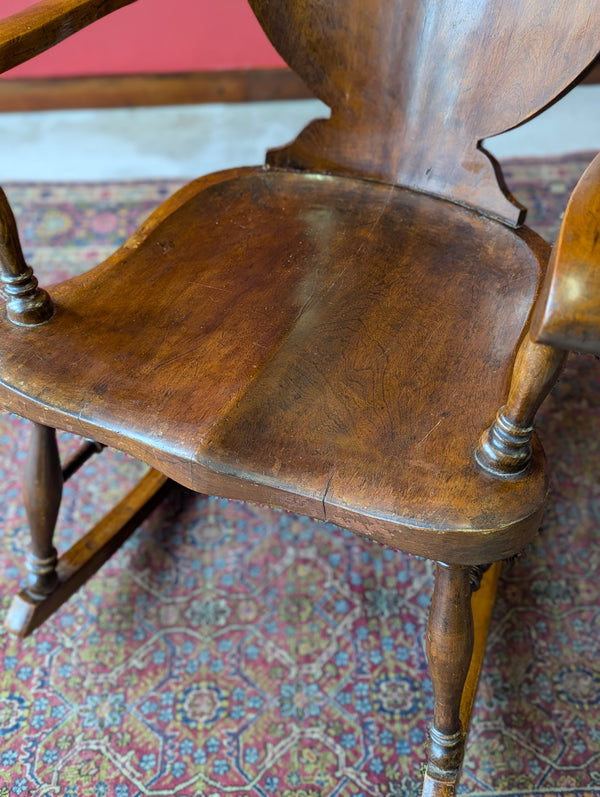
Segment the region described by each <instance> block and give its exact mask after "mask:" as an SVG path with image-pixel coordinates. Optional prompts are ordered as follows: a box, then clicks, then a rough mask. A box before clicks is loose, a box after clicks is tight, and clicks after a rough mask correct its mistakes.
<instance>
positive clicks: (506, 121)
mask: <svg viewBox="0 0 600 797" xmlns="http://www.w3.org/2000/svg"><path fill="white" fill-rule="evenodd" d="M250 5H251V6H252V8H253V10H254V13H255V14H256V16H257V17H258V19H259V21H260V23H261V25H262V26H263V28H264V30H265V31H266V33H267V35H268V36H269V38H270V39H271V41H272V42H273V44H274V46H275V47H276V48H277V50H278V51H279V52H280V54H281V55H282V56H283V57H284V59H285V60H286V61H287V63H288V64H289V65H290V66H291V67H292V69H294V71H296V72H297V73H298V74H299V75H300V77H302V78H303V80H304V81H305V82H306V84H307V85H308V87H309V88H310V89H311V90H312V91H313V92H314V93H315V95H316V96H317V97H319V99H321V100H323V101H324V102H325V103H326V104H327V105H329V107H330V108H331V111H332V113H331V119H330V120H327V121H324V120H320V121H318V122H313V123H311V124H310V125H309V126H308V128H306V129H305V130H304V131H303V132H302V133H301V134H300V136H299V137H298V138H297V139H296V141H295V142H294V143H293V144H292V145H290V146H288V147H285V148H283V149H282V150H278V151H273V152H272V153H271V154H270V162H271V163H272V164H274V165H282V166H295V167H299V168H313V169H317V170H322V171H329V172H342V173H345V172H347V173H352V174H359V175H364V176H366V177H372V178H375V179H380V180H385V181H388V182H392V183H397V184H400V185H405V186H410V187H412V188H415V189H417V190H420V191H425V192H427V193H432V194H436V195H440V196H443V197H446V198H448V199H451V200H453V201H456V202H459V203H461V204H468V205H472V206H475V207H477V208H479V209H480V210H482V211H484V212H486V213H488V214H490V215H493V216H496V217H498V218H501V219H502V220H503V221H505V222H506V223H508V224H511V225H514V226H516V225H518V224H520V223H522V222H523V220H524V213H523V209H522V208H520V207H519V206H517V205H516V203H515V202H514V200H512V199H511V198H510V196H509V195H508V192H507V191H506V189H505V187H504V185H503V182H502V177H501V174H500V172H499V169H498V167H497V165H496V164H495V163H494V162H493V159H491V157H490V156H489V155H488V154H487V153H485V151H483V150H482V149H481V147H480V146H479V143H478V142H479V141H480V140H481V139H483V138H486V137H489V136H493V135H496V134H498V133H502V132H504V131H506V130H508V129H510V128H512V127H515V126H517V125H519V124H521V123H522V122H524V121H526V120H527V119H529V118H530V117H532V116H533V115H535V114H536V113H538V112H539V111H541V110H542V109H544V108H545V107H547V106H548V105H549V104H551V103H552V102H553V101H554V100H555V99H557V98H558V97H559V96H560V95H561V94H562V93H564V92H565V90H566V89H568V88H569V87H570V86H571V84H572V83H573V82H574V81H575V80H576V79H577V77H578V76H579V75H580V73H581V72H582V71H583V70H584V69H585V67H586V66H587V65H588V64H589V63H590V62H591V61H592V60H593V58H594V57H595V55H596V54H597V52H598V50H599V45H600V0H250Z"/></svg>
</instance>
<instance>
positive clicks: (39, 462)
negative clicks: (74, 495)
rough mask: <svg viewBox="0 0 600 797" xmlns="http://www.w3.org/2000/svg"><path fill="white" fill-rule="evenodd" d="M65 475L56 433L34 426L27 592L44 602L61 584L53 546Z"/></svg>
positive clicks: (27, 488)
mask: <svg viewBox="0 0 600 797" xmlns="http://www.w3.org/2000/svg"><path fill="white" fill-rule="evenodd" d="M62 488H63V475H62V469H61V465H60V458H59V454H58V446H57V444H56V430H55V429H51V428H50V427H49V426H42V425H41V424H39V423H34V424H33V428H32V432H31V442H30V446H29V451H28V455H27V464H26V467H25V482H24V487H23V492H24V496H23V497H24V501H25V511H26V513H27V520H28V521H29V530H30V533H31V545H30V548H29V551H28V553H27V558H26V561H25V565H26V568H27V588H26V591H27V593H28V595H30V597H31V598H33V600H43V599H44V598H45V597H46V596H47V595H49V594H50V593H51V592H53V590H54V589H55V587H56V585H57V583H58V576H57V573H56V564H57V562H58V555H57V552H56V548H55V547H54V546H53V544H52V539H53V536H54V528H55V526H56V518H57V516H58V510H59V508H60V502H61V498H62Z"/></svg>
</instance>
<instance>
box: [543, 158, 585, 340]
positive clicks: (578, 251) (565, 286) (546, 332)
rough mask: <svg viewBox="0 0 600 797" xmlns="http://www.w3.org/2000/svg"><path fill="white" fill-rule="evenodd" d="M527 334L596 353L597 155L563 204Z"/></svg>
mask: <svg viewBox="0 0 600 797" xmlns="http://www.w3.org/2000/svg"><path fill="white" fill-rule="evenodd" d="M532 336H533V338H534V339H535V340H537V341H538V342H539V343H546V344H550V345H552V346H558V347H559V348H561V349H566V350H570V349H573V350H575V351H586V352H591V353H592V354H600V155H597V156H596V157H595V158H594V160H593V161H592V163H591V164H590V165H589V166H588V168H587V169H586V170H585V172H584V174H583V176H582V177H581V179H580V181H579V182H578V184H577V186H576V187H575V190H574V191H573V193H572V195H571V198H570V200H569V204H568V205H567V209H566V211H565V215H564V218H563V222H562V225H561V228H560V233H559V236H558V240H557V241H556V244H555V246H554V249H553V252H552V260H551V263H550V267H549V269H548V273H547V275H546V280H545V281H544V285H543V288H542V292H541V296H540V298H539V300H538V302H537V303H536V307H535V310H534V314H533V318H532Z"/></svg>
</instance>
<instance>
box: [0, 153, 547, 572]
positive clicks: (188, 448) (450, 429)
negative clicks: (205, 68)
mask: <svg viewBox="0 0 600 797" xmlns="http://www.w3.org/2000/svg"><path fill="white" fill-rule="evenodd" d="M273 231H275V233H274V232H273ZM542 256H544V257H547V252H546V247H545V245H543V244H542V242H541V241H540V239H539V238H537V236H535V235H534V234H533V233H531V232H530V231H528V230H521V231H515V230H512V229H509V228H507V227H506V226H504V225H502V224H501V223H499V222H497V221H494V220H490V219H487V218H485V217H483V216H481V215H480V214H477V213H475V212H474V211H471V210H467V209H464V208H462V207H459V206H457V205H454V204H452V203H449V202H447V201H444V200H441V199H436V198H433V197H429V196H426V195H424V194H418V193H415V192H412V191H408V190H406V189H402V188H398V187H392V186H390V185H385V184H382V183H378V182H375V181H367V180H364V179H360V178H349V177H330V176H323V175H316V174H306V173H298V172H290V171H287V172H286V171H278V170H269V169H262V168H252V169H244V170H236V171H232V172H226V173H222V174H220V175H213V176H211V177H208V178H204V179H202V180H198V181H196V182H195V183H193V184H191V185H190V186H188V187H187V188H186V189H183V190H182V191H181V192H180V193H179V194H178V195H176V197H175V198H174V199H172V200H170V201H169V202H167V203H166V204H165V205H164V206H163V207H162V208H161V209H160V210H159V211H157V212H156V213H155V214H154V216H153V217H152V218H151V219H150V220H149V222H148V223H147V224H146V225H145V227H144V228H142V231H141V232H138V233H137V234H136V236H135V237H134V238H133V239H131V241H129V242H128V243H127V244H126V245H125V246H124V247H123V248H122V249H121V250H119V251H118V252H117V253H116V254H115V255H114V256H113V257H111V258H110V259H109V260H108V261H107V262H105V263H104V264H101V265H100V266H98V267H96V268H95V269H93V270H92V271H91V272H88V273H86V274H84V275H82V276H79V277H76V278H74V279H71V280H70V281H68V282H66V283H63V284H62V285H60V286H56V288H55V289H53V290H51V291H50V293H51V295H52V298H53V300H54V303H55V307H56V309H55V314H54V316H53V317H52V318H51V320H50V321H49V322H47V323H46V324H44V325H41V326H37V327H29V328H25V327H18V326H15V325H12V324H11V323H10V322H8V321H7V320H6V319H3V320H2V326H1V330H0V332H1V335H2V339H3V341H5V346H4V351H3V353H2V355H1V357H2V359H1V371H2V375H3V377H2V378H3V384H2V387H1V388H0V401H2V403H3V404H4V405H5V406H7V407H9V408H10V409H11V410H13V411H15V412H18V413H20V414H22V415H25V416H26V417H29V418H31V419H33V420H35V421H37V422H38V423H43V424H46V425H49V426H54V427H57V428H62V429H66V430H69V431H72V432H75V433H79V434H82V435H85V436H87V437H91V438H93V439H95V440H98V441H100V442H102V443H106V444H108V445H114V446H116V447H118V448H120V449H121V450H125V451H127V452H129V453H131V454H133V455H135V456H138V457H140V458H142V459H144V460H145V461H146V462H148V463H149V464H151V465H152V466H153V467H155V468H157V469H158V470H160V471H161V472H163V473H165V474H167V475H168V476H170V477H171V478H173V479H175V480H176V481H178V482H180V483H183V484H184V485H186V486H189V487H191V488H193V489H195V490H197V491H200V492H207V493H211V494H219V495H226V496H229V497H235V498H244V499H249V500H257V501H266V502H269V503H274V504H277V505H279V506H282V507H285V508H288V509H292V510H298V511H301V512H303V513H306V514H310V515H313V516H315V517H319V518H322V519H326V520H331V521H333V522H335V523H338V524H341V525H343V526H347V527H349V528H352V529H354V530H355V531H358V532H360V533H363V534H366V535H367V536H371V537H374V538H375V539H377V540H379V541H382V542H386V543H388V544H390V545H393V546H394V547H399V548H402V549H404V550H408V551H410V552H412V553H416V554H420V555H427V556H429V557H434V558H443V559H444V561H448V562H460V563H462V564H465V563H480V562H482V561H486V562H487V561H492V560H498V559H502V558H504V557H506V556H509V555H511V554H513V553H515V552H516V551H518V550H519V549H521V548H522V547H523V545H524V544H525V543H526V542H528V541H529V539H530V538H531V537H532V535H533V534H535V532H536V529H537V526H538V522H539V514H540V511H541V510H540V508H541V505H542V502H543V499H544V495H545V477H544V463H543V455H542V453H541V450H540V449H539V446H537V443H536V445H535V446H534V448H535V451H534V457H533V464H532V466H531V468H530V471H529V474H528V476H527V477H526V478H522V479H519V480H512V481H511V480H501V479H495V478H492V477H491V476H490V475H489V474H487V473H485V472H484V471H483V470H482V469H480V468H478V467H477V465H476V463H475V460H474V456H473V454H474V450H475V447H476V445H477V441H478V438H479V436H480V434H481V432H482V431H483V429H485V428H486V426H488V425H489V424H490V423H491V422H492V421H493V418H494V415H495V413H496V411H497V409H498V406H499V405H500V404H501V403H502V400H503V397H504V396H505V394H506V389H507V384H508V382H509V380H510V372H511V368H512V364H513V361H514V354H515V352H516V349H517V346H518V343H519V341H520V339H521V337H522V333H523V328H524V326H525V324H526V322H527V319H528V315H529V312H530V308H531V306H532V304H533V300H534V297H535V293H536V290H537V285H538V279H539V262H538V261H539V260H540V259H541V258H542ZM224 318H227V324H226V325H225V324H224V323H223V319H224ZM41 361H43V368H40V362H41ZM134 364H135V365H134ZM140 368H141V370H140ZM21 386H26V387H21ZM423 530H427V531H428V533H427V534H424V533H423Z"/></svg>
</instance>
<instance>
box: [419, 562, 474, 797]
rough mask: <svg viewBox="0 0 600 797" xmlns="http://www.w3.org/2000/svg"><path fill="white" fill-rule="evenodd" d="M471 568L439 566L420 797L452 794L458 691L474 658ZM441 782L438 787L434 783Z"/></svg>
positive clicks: (459, 746) (457, 758)
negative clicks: (430, 704)
mask: <svg viewBox="0 0 600 797" xmlns="http://www.w3.org/2000/svg"><path fill="white" fill-rule="evenodd" d="M469 575H470V573H469V568H468V567H462V566H459V565H446V564H444V563H442V562H438V563H437V572H436V580H435V589H434V592H433V598H432V602H431V609H430V611H429V622H428V625H427V659H428V661H429V669H430V671H431V678H432V682H433V698H434V707H433V724H432V726H431V729H430V734H429V735H430V741H429V760H428V764H427V777H426V779H425V784H424V790H423V794H424V795H434V794H448V795H450V794H452V795H453V794H454V793H455V792H454V788H455V785H456V783H457V781H458V776H459V773H460V769H461V766H462V760H463V755H464V743H465V739H464V730H463V727H462V724H461V720H460V706H461V699H462V693H463V689H464V685H465V681H466V678H467V674H468V672H469V666H470V664H471V657H472V654H473V614H472V610H471V584H470V579H469ZM439 783H442V784H445V785H446V788H444V789H442V790H441V791H440V789H439V788H438V786H437V785H436V784H439Z"/></svg>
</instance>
